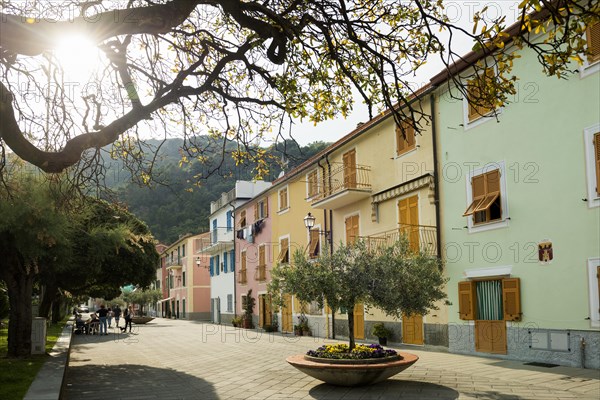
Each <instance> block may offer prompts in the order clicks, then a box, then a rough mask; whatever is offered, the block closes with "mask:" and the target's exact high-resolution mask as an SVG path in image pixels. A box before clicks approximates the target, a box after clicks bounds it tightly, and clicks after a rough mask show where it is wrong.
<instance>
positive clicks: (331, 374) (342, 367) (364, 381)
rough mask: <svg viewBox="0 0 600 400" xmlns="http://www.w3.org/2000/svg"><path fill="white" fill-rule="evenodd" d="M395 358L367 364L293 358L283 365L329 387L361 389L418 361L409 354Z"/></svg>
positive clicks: (299, 355) (363, 362) (349, 361)
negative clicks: (286, 364) (294, 368)
mask: <svg viewBox="0 0 600 400" xmlns="http://www.w3.org/2000/svg"><path fill="white" fill-rule="evenodd" d="M398 354H399V355H400V356H401V357H388V358H385V359H377V358H374V359H370V360H325V359H315V357H309V356H305V355H304V354H297V355H294V356H289V357H288V358H287V359H286V361H287V362H288V363H289V364H291V365H293V366H294V367H296V368H297V369H299V370H300V371H302V372H304V373H305V374H307V375H309V376H312V377H313V378H316V379H319V380H321V381H323V382H326V383H330V384H332V385H338V386H362V385H371V384H373V383H377V382H381V381H383V380H386V379H387V378H390V377H392V376H394V375H396V374H398V373H400V372H402V371H404V370H405V369H406V368H408V367H410V366H411V365H413V364H414V363H415V362H417V360H418V359H419V357H418V356H416V355H414V354H410V353H398Z"/></svg>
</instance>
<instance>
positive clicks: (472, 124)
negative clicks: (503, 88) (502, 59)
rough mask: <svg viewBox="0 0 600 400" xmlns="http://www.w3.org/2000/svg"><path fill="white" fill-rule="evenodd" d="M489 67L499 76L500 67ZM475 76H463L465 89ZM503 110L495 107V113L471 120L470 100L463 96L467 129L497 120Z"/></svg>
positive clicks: (479, 73)
mask: <svg viewBox="0 0 600 400" xmlns="http://www.w3.org/2000/svg"><path fill="white" fill-rule="evenodd" d="M489 68H492V69H493V70H494V76H498V68H497V67H496V66H495V65H494V66H491V67H489ZM483 72H485V70H482V71H479V72H478V75H481V74H482V73H483ZM474 78H475V76H474V75H472V76H468V77H462V78H461V81H462V83H463V84H464V87H465V90H467V89H466V87H467V86H466V85H467V82H468V81H470V80H472V79H474ZM503 110H504V107H499V108H497V109H495V113H494V111H491V112H490V113H489V114H486V115H481V116H479V117H478V118H477V119H475V120H473V121H469V101H468V100H467V96H466V95H465V96H463V121H464V123H463V125H464V128H465V131H468V130H469V129H472V128H475V127H476V126H479V125H481V124H485V123H486V122H488V121H492V120H494V121H495V120H496V116H500V114H502V111H503ZM415 148H416V147H415Z"/></svg>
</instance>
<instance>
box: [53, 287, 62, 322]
mask: <svg viewBox="0 0 600 400" xmlns="http://www.w3.org/2000/svg"><path fill="white" fill-rule="evenodd" d="M61 305H62V301H61V297H60V295H59V294H58V293H56V296H55V297H54V301H53V302H52V323H53V324H57V323H59V322H60V321H61V320H62V319H63V315H62V311H63V307H61Z"/></svg>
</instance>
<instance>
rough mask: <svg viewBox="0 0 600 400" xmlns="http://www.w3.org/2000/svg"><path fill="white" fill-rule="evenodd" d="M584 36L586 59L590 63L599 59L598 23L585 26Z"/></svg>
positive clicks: (599, 39) (599, 35) (599, 27)
mask: <svg viewBox="0 0 600 400" xmlns="http://www.w3.org/2000/svg"><path fill="white" fill-rule="evenodd" d="M585 36H586V38H587V45H588V51H589V52H590V55H589V56H588V61H589V62H590V63H593V62H596V61H598V60H600V23H598V22H596V23H595V24H593V25H590V26H588V27H587V30H586V33H585Z"/></svg>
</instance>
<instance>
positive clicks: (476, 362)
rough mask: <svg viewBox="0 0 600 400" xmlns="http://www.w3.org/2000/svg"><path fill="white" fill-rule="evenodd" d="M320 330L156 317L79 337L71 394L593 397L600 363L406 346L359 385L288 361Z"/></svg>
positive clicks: (599, 393)
mask: <svg viewBox="0 0 600 400" xmlns="http://www.w3.org/2000/svg"><path fill="white" fill-rule="evenodd" d="M333 342H334V341H330V340H327V339H323V338H313V337H294V336H282V335H281V334H267V333H258V332H255V331H250V330H244V329H237V328H233V327H231V326H217V325H212V324H203V323H198V322H192V321H183V320H168V319H160V318H159V319H155V320H154V321H152V322H151V323H149V324H147V325H137V326H134V332H132V333H131V334H129V333H126V334H121V333H116V332H115V333H114V334H112V335H109V336H80V335H77V336H74V338H73V345H72V351H71V358H70V363H69V369H68V372H67V378H66V390H65V397H64V398H66V399H111V400H115V399H129V400H135V399H161V400H162V399H202V400H210V399H261V400H262V399H320V400H329V399H332V400H333V399H407V398H408V399H433V398H435V399H474V398H477V399H594V400H597V399H598V398H600V371H598V370H586V369H578V368H569V367H555V368H543V367H533V366H527V365H523V363H522V362H516V361H504V360H498V359H490V358H483V357H472V356H462V355H455V354H448V353H437V352H428V351H422V350H416V349H412V348H411V349H408V348H406V349H401V350H402V351H409V352H411V353H414V354H417V355H418V356H419V357H420V360H419V361H418V362H417V363H416V364H415V365H414V366H413V367H411V368H409V369H407V370H406V371H404V372H402V373H400V374H398V375H396V376H395V377H394V378H392V379H389V380H388V381H386V382H384V383H380V384H377V385H374V386H367V387H362V388H343V387H335V386H330V385H327V384H324V383H322V382H320V381H317V380H315V379H313V378H310V377H308V376H307V375H304V374H303V373H301V372H299V371H297V370H296V369H294V368H293V367H292V366H290V365H288V364H287V363H286V362H285V358H286V357H287V356H288V355H291V354H299V353H305V352H306V351H307V350H309V349H312V348H315V347H318V346H319V345H320V344H322V343H333Z"/></svg>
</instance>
